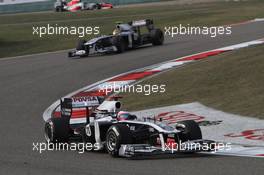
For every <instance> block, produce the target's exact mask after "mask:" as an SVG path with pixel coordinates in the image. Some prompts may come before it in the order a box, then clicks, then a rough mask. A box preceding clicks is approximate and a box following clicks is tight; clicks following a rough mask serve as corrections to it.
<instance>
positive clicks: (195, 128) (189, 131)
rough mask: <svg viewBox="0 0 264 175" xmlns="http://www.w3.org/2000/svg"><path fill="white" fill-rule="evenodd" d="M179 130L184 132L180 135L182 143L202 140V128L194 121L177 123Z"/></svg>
mask: <svg viewBox="0 0 264 175" xmlns="http://www.w3.org/2000/svg"><path fill="white" fill-rule="evenodd" d="M177 124H178V128H177V129H179V130H181V131H182V132H180V133H179V135H178V137H179V140H180V141H181V142H185V141H188V140H199V139H202V132H201V128H200V127H199V125H198V123H196V122H195V121H193V120H186V121H180V122H177Z"/></svg>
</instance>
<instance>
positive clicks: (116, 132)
mask: <svg viewBox="0 0 264 175" xmlns="http://www.w3.org/2000/svg"><path fill="white" fill-rule="evenodd" d="M131 143H132V135H131V131H130V130H129V128H128V127H127V126H126V125H123V124H116V125H113V126H111V127H110V128H109V129H108V131H107V133H106V150H107V152H108V153H109V154H110V155H112V156H113V157H117V156H118V152H119V149H120V147H121V145H122V144H131Z"/></svg>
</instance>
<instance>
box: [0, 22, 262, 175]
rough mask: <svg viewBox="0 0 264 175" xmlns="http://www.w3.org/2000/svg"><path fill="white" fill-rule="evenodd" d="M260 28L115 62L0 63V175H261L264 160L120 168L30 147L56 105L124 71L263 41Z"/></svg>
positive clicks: (136, 163)
mask: <svg viewBox="0 0 264 175" xmlns="http://www.w3.org/2000/svg"><path fill="white" fill-rule="evenodd" d="M263 28H264V22H258V23H251V24H244V25H240V26H234V27H233V29H232V35H231V36H222V37H217V38H210V37H205V36H194V35H193V36H179V37H175V38H173V39H172V38H169V37H167V38H166V43H165V45H164V46H158V47H145V48H140V49H137V50H134V51H128V52H126V53H124V54H119V55H103V56H94V57H88V58H83V59H69V58H67V57H66V53H65V52H56V53H47V54H40V55H33V56H25V57H19V58H10V59H2V60H0V83H1V86H0V94H1V95H0V111H1V114H0V115H1V120H0V135H1V137H0V138H1V141H0V174H3V175H8V174H19V175H24V174H27V175H28V174H34V175H35V174H49V175H53V174H63V175H67V174H74V175H79V174H85V175H88V174H89V175H90V174H97V175H98V174H115V175H116V174H151V175H155V174H159V175H160V174H186V175H192V174H197V175H204V174H208V175H209V174H239V175H248V174H263V172H264V167H263V163H264V159H257V158H246V157H224V156H196V157H181V158H173V159H171V158H162V159H152V160H149V159H147V160H126V159H121V158H111V157H110V156H109V155H107V154H104V153H93V152H88V153H84V154H78V153H77V152H74V151H66V152H62V151H47V152H44V153H42V154H39V153H38V152H36V151H32V149H33V146H32V143H33V142H44V137H43V124H44V123H43V119H42V113H43V111H44V110H45V109H46V108H47V107H48V106H49V105H50V104H51V103H53V102H54V101H55V100H57V99H58V98H60V97H62V96H64V95H66V94H68V93H70V92H72V91H74V90H76V89H79V88H81V87H83V86H85V85H88V84H91V83H94V82H96V81H99V80H102V79H104V78H108V77H110V76H113V75H116V74H119V73H123V72H126V71H129V70H133V69H136V68H141V67H144V66H148V65H151V64H154V63H159V62H162V61H166V60H170V59H174V58H177V57H181V56H185V55H189V54H193V53H197V52H201V51H206V50H209V49H215V48H219V47H223V46H228V45H232V44H237V43H241V42H245V41H251V40H255V39H259V38H264V30H263ZM249 59H250V58H249ZM186 78H188V77H186ZM190 81H191V80H190ZM146 107H147V106H146Z"/></svg>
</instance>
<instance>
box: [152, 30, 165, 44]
mask: <svg viewBox="0 0 264 175" xmlns="http://www.w3.org/2000/svg"><path fill="white" fill-rule="evenodd" d="M150 38H151V42H152V45H154V46H157V45H162V44H163V42H164V34H163V32H162V31H161V30H160V29H153V30H151V31H150Z"/></svg>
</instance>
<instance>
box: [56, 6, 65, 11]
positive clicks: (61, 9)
mask: <svg viewBox="0 0 264 175" xmlns="http://www.w3.org/2000/svg"><path fill="white" fill-rule="evenodd" d="M55 11H56V12H62V11H63V7H62V6H57V7H56V8H55Z"/></svg>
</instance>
